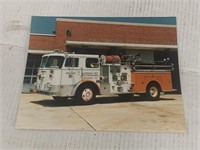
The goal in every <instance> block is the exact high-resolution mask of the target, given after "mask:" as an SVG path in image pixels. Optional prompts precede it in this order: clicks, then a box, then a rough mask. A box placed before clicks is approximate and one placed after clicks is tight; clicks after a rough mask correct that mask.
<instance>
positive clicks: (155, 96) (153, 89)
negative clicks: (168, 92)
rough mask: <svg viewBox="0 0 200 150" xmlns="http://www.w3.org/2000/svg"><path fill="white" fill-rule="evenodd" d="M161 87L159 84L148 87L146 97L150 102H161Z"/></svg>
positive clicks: (151, 84)
mask: <svg viewBox="0 0 200 150" xmlns="http://www.w3.org/2000/svg"><path fill="white" fill-rule="evenodd" d="M160 91H161V89H160V86H159V85H158V84H157V83H150V84H149V85H148V86H147V91H146V95H147V98H148V99H149V100H155V101H156V100H159V98H160Z"/></svg>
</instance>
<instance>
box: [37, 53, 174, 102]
mask: <svg viewBox="0 0 200 150" xmlns="http://www.w3.org/2000/svg"><path fill="white" fill-rule="evenodd" d="M172 70H173V64H171V63H170V62H169V60H168V59H165V60H163V61H162V62H155V63H149V64H148V63H144V62H143V61H142V60H141V58H140V55H139V54H137V55H124V56H121V57H120V56H118V55H109V56H105V55H101V56H99V55H87V54H75V53H66V52H65V53H63V52H59V51H55V52H53V53H49V54H45V55H43V56H42V60H41V65H40V67H39V69H38V74H37V81H36V83H35V89H36V90H37V91H38V92H45V93H48V94H51V95H52V96H53V98H54V100H60V99H63V98H74V99H75V100H77V101H79V102H81V103H83V104H89V103H91V102H92V101H93V100H94V99H95V98H96V96H97V95H119V96H121V97H129V96H133V95H134V94H139V95H145V96H146V98H148V99H149V100H159V97H160V93H161V92H166V91H172V90H173V88H172V77H171V71H172Z"/></svg>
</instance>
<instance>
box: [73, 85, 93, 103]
mask: <svg viewBox="0 0 200 150" xmlns="http://www.w3.org/2000/svg"><path fill="white" fill-rule="evenodd" d="M94 89H95V88H94V87H93V86H87V85H83V86H81V87H80V88H79V89H78V90H77V92H76V95H75V99H76V100H77V101H79V102H80V103H81V104H91V103H92V101H93V100H94V99H95V97H96V94H95V91H94Z"/></svg>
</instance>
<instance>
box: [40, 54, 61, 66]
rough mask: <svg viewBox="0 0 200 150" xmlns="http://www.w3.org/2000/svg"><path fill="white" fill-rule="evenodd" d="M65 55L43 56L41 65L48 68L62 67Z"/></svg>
mask: <svg viewBox="0 0 200 150" xmlns="http://www.w3.org/2000/svg"><path fill="white" fill-rule="evenodd" d="M63 61H64V57H63V56H49V57H47V56H46V57H43V58H42V62H41V65H40V67H41V68H43V67H46V68H61V67H62V65H63Z"/></svg>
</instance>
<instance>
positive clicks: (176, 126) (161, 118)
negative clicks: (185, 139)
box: [16, 94, 185, 133]
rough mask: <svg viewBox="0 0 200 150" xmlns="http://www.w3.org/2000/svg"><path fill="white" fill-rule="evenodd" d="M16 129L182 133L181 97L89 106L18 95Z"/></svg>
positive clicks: (116, 100) (107, 100)
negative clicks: (19, 98)
mask: <svg viewBox="0 0 200 150" xmlns="http://www.w3.org/2000/svg"><path fill="white" fill-rule="evenodd" d="M16 128H17V129H47V130H95V131H138V132H179V133H183V132H185V120H184V110H183V103H182V100H181V95H178V94H166V95H161V100H160V101H145V100H143V99H142V98H141V97H139V96H134V97H133V98H129V99H120V98H118V97H102V96H101V97H98V98H97V99H96V101H95V103H94V104H92V105H78V104H76V103H74V101H73V99H70V100H66V101H64V102H63V103H56V102H55V101H54V100H53V98H52V97H51V96H48V95H42V94H22V95H21V100H20V106H19V111H18V116H17V122H16Z"/></svg>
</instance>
